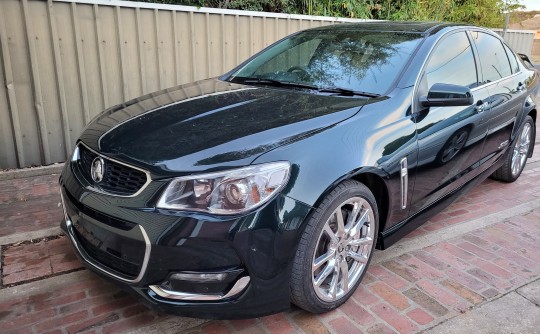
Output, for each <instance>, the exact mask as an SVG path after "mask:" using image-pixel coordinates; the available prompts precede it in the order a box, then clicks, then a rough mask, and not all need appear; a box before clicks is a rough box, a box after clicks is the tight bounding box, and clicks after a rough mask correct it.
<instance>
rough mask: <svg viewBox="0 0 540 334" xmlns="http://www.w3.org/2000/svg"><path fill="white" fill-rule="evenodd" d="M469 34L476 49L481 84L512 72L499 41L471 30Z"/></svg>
mask: <svg viewBox="0 0 540 334" xmlns="http://www.w3.org/2000/svg"><path fill="white" fill-rule="evenodd" d="M471 35H472V36H473V40H474V42H475V44H476V48H477V49H478V55H479V58H480V65H481V66H480V67H481V69H482V81H481V83H482V84H486V83H488V82H492V81H496V80H499V79H502V78H504V77H507V76H509V75H511V74H512V69H511V68H510V61H509V60H508V56H507V55H506V51H504V47H503V44H502V43H501V41H500V40H499V39H498V38H496V37H494V36H491V35H489V34H486V33H483V32H479V31H472V32H471Z"/></svg>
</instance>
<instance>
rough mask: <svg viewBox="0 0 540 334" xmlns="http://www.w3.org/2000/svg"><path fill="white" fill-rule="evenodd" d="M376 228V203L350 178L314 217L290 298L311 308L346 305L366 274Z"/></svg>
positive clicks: (302, 244) (295, 266)
mask: <svg viewBox="0 0 540 334" xmlns="http://www.w3.org/2000/svg"><path fill="white" fill-rule="evenodd" d="M377 233H378V214H377V203H376V202H375V198H374V197H373V194H372V193H371V192H370V191H369V189H368V188H367V187H366V186H365V185H363V184H361V183H359V182H356V181H352V180H348V181H345V182H343V183H342V184H340V185H339V186H338V187H336V188H335V189H334V190H333V191H332V192H331V193H330V194H329V195H328V196H327V197H326V198H325V199H324V200H323V202H322V203H321V205H320V206H319V208H318V209H317V210H316V211H315V213H314V214H313V216H312V217H311V218H310V220H309V222H308V224H307V227H306V230H305V231H304V233H303V235H302V239H301V240H300V244H299V246H298V250H297V252H296V257H295V261H294V264H293V272H292V279H291V298H292V302H293V303H294V304H296V305H297V306H299V307H301V308H303V309H305V310H307V311H310V312H313V313H322V312H327V311H330V310H332V309H334V308H336V307H338V306H339V305H341V304H343V303H344V302H345V301H346V300H347V299H348V298H349V297H350V296H351V295H352V294H353V292H354V291H355V290H356V288H357V286H358V284H359V283H360V281H361V280H362V277H363V276H364V274H365V272H366V269H367V266H368V264H369V261H370V260H371V256H372V253H373V249H374V247H375V242H376V237H377Z"/></svg>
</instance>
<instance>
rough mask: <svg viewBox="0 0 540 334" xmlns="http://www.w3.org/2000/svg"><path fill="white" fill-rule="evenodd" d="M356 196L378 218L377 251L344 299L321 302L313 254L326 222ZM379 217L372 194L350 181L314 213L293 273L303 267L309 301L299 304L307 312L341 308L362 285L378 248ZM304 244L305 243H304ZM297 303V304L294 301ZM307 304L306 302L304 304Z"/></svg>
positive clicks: (300, 246)
mask: <svg viewBox="0 0 540 334" xmlns="http://www.w3.org/2000/svg"><path fill="white" fill-rule="evenodd" d="M352 197H361V198H363V199H364V200H366V201H367V202H368V203H369V204H370V206H371V209H372V211H373V216H374V218H375V219H374V225H375V226H374V228H375V236H374V240H373V246H372V247H373V248H372V250H371V253H370V255H369V258H368V261H367V262H366V266H365V268H364V271H363V272H362V274H361V276H360V278H359V279H358V281H357V282H356V284H355V285H354V286H353V287H352V288H351V289H350V291H349V292H348V293H347V294H345V295H344V296H343V297H342V298H340V299H339V300H337V301H334V302H327V301H324V300H321V299H320V298H319V297H318V296H317V294H316V292H315V290H314V288H313V284H312V274H311V266H312V261H313V255H314V252H315V248H316V246H317V243H318V241H319V240H318V239H319V235H320V233H321V230H322V228H323V226H324V224H326V221H327V220H328V219H329V218H330V216H331V215H332V214H333V212H334V211H335V210H336V208H337V207H338V205H340V204H341V203H343V202H345V201H346V200H347V199H349V198H352ZM378 222H379V215H378V209H377V202H376V201H375V197H374V196H373V194H372V193H371V191H370V190H369V189H368V188H367V187H366V186H365V185H363V184H362V183H360V182H356V181H352V180H348V181H345V182H343V183H341V184H340V185H338V186H337V187H336V188H334V190H333V191H332V192H330V193H329V194H328V195H327V196H326V197H325V199H324V200H323V201H322V202H321V205H320V206H319V208H318V209H317V210H316V211H315V212H314V214H313V215H312V216H311V218H310V219H309V221H308V224H307V226H306V229H305V230H304V232H303V235H302V239H301V241H300V244H299V247H298V250H297V253H296V258H295V262H294V264H293V271H294V270H297V271H298V270H299V266H300V267H301V268H302V271H303V274H302V282H301V284H302V289H301V290H302V292H303V294H304V299H305V302H307V303H308V304H310V305H309V306H308V305H298V304H299V303H298V301H297V302H296V304H297V305H298V306H299V307H301V308H304V309H307V310H308V311H310V312H313V313H322V312H327V311H330V310H332V309H335V308H336V307H338V306H339V305H341V304H343V303H344V302H345V301H347V299H349V297H350V296H351V295H352V294H353V293H354V291H355V290H356V288H357V287H358V285H359V284H360V282H361V281H362V279H363V277H364V275H365V273H366V270H367V267H368V266H369V263H370V262H371V258H372V256H373V251H374V248H375V245H376V241H377V235H378V232H379V231H378V228H379V224H378ZM303 241H304V242H303ZM293 302H294V301H293ZM300 304H303V303H300Z"/></svg>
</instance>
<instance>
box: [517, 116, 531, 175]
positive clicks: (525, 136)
mask: <svg viewBox="0 0 540 334" xmlns="http://www.w3.org/2000/svg"><path fill="white" fill-rule="evenodd" d="M531 128H532V127H531V125H530V124H529V123H525V126H524V127H523V129H522V130H521V133H520V135H519V137H518V138H517V139H516V140H517V143H516V145H515V146H514V152H513V154H512V175H513V176H516V175H518V174H519V173H520V172H521V170H522V169H523V167H524V165H525V161H526V160H527V155H528V154H529V146H530V144H531V135H532V132H531Z"/></svg>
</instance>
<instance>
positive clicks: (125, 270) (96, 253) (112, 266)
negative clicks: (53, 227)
mask: <svg viewBox="0 0 540 334" xmlns="http://www.w3.org/2000/svg"><path fill="white" fill-rule="evenodd" d="M75 234H76V235H77V239H78V240H79V242H80V243H81V245H82V247H83V248H84V250H85V251H86V253H87V254H88V255H89V256H90V257H92V258H93V259H94V260H96V261H98V262H99V263H101V264H102V265H104V266H105V267H107V268H108V269H109V270H113V271H117V272H119V273H121V274H124V275H128V276H129V278H130V279H132V278H135V277H137V275H138V274H139V272H140V271H141V266H140V265H137V264H135V263H131V262H128V261H125V260H122V259H121V258H119V257H117V256H115V255H112V254H109V253H107V252H104V251H102V250H101V249H99V248H98V247H96V246H94V245H93V244H92V243H90V242H89V241H88V240H86V238H84V237H83V236H82V235H81V234H80V233H79V231H78V230H77V229H75ZM109 251H110V252H114V251H113V250H109Z"/></svg>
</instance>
